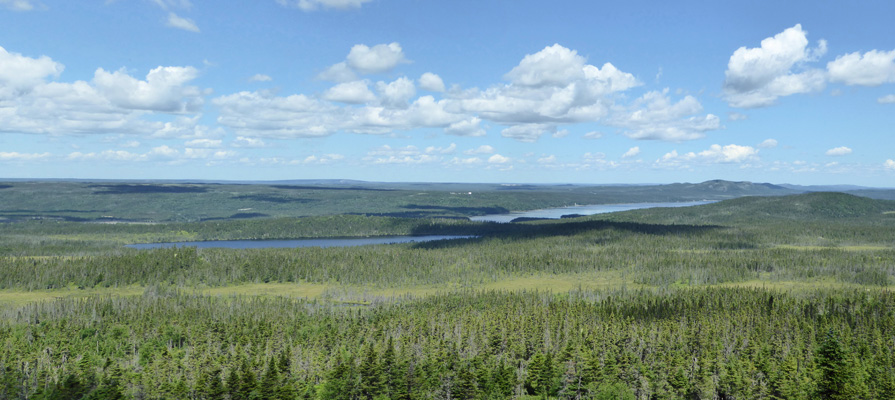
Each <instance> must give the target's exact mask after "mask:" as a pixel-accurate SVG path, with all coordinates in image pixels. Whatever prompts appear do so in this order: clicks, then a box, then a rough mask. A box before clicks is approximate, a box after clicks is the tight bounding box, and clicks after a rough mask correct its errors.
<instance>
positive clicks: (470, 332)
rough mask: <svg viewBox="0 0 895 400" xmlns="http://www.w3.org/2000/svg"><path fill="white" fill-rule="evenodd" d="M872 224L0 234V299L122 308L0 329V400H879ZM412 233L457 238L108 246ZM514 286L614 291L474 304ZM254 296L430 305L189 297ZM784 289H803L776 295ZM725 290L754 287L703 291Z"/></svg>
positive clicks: (687, 214)
mask: <svg viewBox="0 0 895 400" xmlns="http://www.w3.org/2000/svg"><path fill="white" fill-rule="evenodd" d="M168 194H170V193H167V192H165V193H160V195H168ZM188 194H189V193H188ZM127 195H128V196H131V194H127ZM110 196H111V195H110ZM891 206H892V204H891V203H888V202H881V201H874V200H869V199H857V198H855V197H854V196H845V195H835V194H819V195H805V196H796V197H792V198H772V199H761V198H750V199H740V200H735V201H731V202H723V203H718V204H713V205H710V206H705V207H701V208H689V209H666V210H641V211H637V212H630V213H620V214H614V215H608V216H592V217H586V218H571V219H565V220H561V221H531V222H525V223H517V224H502V225H501V224H480V223H471V222H468V221H457V220H444V219H401V218H390V217H368V216H366V217H365V216H356V215H347V216H330V217H313V218H299V219H295V218H282V219H267V220H249V221H214V222H202V223H194V224H158V225H96V224H74V223H56V222H47V221H43V222H40V221H37V222H35V221H32V222H28V223H16V224H7V225H4V226H3V228H4V229H3V230H2V231H0V290H4V291H5V292H4V293H24V292H26V291H29V290H46V289H57V288H73V287H79V288H85V289H87V288H97V287H107V288H115V287H125V286H129V285H141V286H143V287H144V288H145V291H144V293H143V295H142V296H134V297H126V296H92V297H84V298H74V297H68V298H59V299H55V300H52V301H44V302H34V303H27V304H17V305H13V306H3V307H0V399H6V398H10V399H19V398H22V399H118V398H122V399H129V398H133V399H169V398H174V399H229V400H237V399H238V400H247V399H321V400H322V399H352V400H354V399H504V398H520V399H522V398H561V399H619V398H621V399H679V398H684V399H725V400H726V399H816V398H817V399H853V398H862V399H864V398H866V399H891V398H895V341H893V340H892V338H893V337H895V295H893V294H892V293H891V292H890V291H889V290H888V287H889V285H891V283H892V282H893V276H895V249H893V247H892V238H893V237H895V214H893V213H892V211H893V208H895V207H891ZM423 233H428V234H452V233H453V234H467V235H470V234H471V235H477V236H479V237H477V238H472V239H461V240H450V241H442V242H429V243H419V244H401V245H385V246H363V247H353V248H327V249H321V248H304V249H258V250H227V249H196V248H174V249H157V250H148V251H138V250H133V249H125V248H122V247H121V244H122V243H125V242H131V241H148V240H177V239H235V238H256V239H257V238H286V237H314V236H327V237H333V236H363V235H393V234H423ZM536 277H565V278H595V277H597V278H600V279H606V280H609V281H611V282H614V283H618V285H617V288H616V289H612V290H605V291H591V290H585V289H581V288H579V289H578V290H572V291H563V292H562V293H547V292H526V291H511V290H505V291H500V290H498V291H491V290H483V289H481V287H482V285H484V284H500V283H501V282H504V281H506V280H508V279H533V278H536ZM265 282H280V283H286V282H293V283H295V284H296V285H301V284H304V283H308V282H311V283H322V284H326V285H329V286H330V287H331V288H335V289H333V290H345V291H350V290H364V289H368V288H393V289H408V288H411V289H412V288H421V287H423V288H427V289H432V288H441V289H444V290H441V291H438V293H437V294H429V295H426V296H421V297H410V296H404V297H397V298H377V299H376V301H372V302H369V303H367V302H354V301H343V300H344V299H341V298H340V296H337V295H326V296H322V297H321V298H319V299H316V300H314V299H295V298H288V297H278V296H245V297H240V296H221V297H218V296H204V295H200V294H197V293H198V292H196V291H195V290H194V289H196V288H200V287H203V288H207V287H225V286H227V285H233V284H242V283H265ZM787 282H788V283H792V282H798V283H800V284H803V288H802V289H800V290H793V291H785V290H781V289H779V288H780V287H785V286H783V285H782V283H787ZM818 283H820V284H818ZM733 284H744V285H756V284H757V285H767V286H769V287H770V288H768V289H746V288H725V287H723V286H725V285H733ZM777 284H781V285H779V286H778V285H777ZM811 285H813V286H814V287H810V288H805V287H808V286H811ZM825 285H829V286H832V287H833V288H823V287H822V286H825ZM626 287H627V288H626ZM775 288H776V289H775ZM52 293H56V292H52ZM430 293H431V292H430ZM348 300H356V298H354V299H348Z"/></svg>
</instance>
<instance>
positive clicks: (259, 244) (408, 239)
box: [126, 200, 714, 249]
mask: <svg viewBox="0 0 895 400" xmlns="http://www.w3.org/2000/svg"><path fill="white" fill-rule="evenodd" d="M709 203H714V201H711V200H703V201H687V202H679V203H629V204H593V205H586V206H572V207H559V208H548V209H543V210H531V211H518V212H513V213H509V214H492V215H482V216H479V217H471V218H469V219H470V220H473V221H490V222H502V223H506V222H510V221H512V220H514V219H516V218H520V217H528V218H551V219H558V218H560V217H562V216H563V215H571V214H578V215H593V214H602V213H610V212H617V211H628V210H637V209H641V208H654V207H689V206H698V205H702V204H709ZM473 237H475V236H451V235H429V236H383V237H368V238H336V239H289V240H215V241H205V242H172V243H138V244H129V245H127V246H126V247H130V248H133V249H158V248H170V247H198V248H213V247H218V248H221V247H222V248H228V249H263V248H298V247H350V246H365V245H369V244H394V243H412V242H430V241H433V240H448V239H468V238H473Z"/></svg>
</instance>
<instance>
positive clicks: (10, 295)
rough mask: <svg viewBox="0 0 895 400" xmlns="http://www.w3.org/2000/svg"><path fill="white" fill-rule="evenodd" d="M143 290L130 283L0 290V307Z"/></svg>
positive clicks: (133, 294)
mask: <svg viewBox="0 0 895 400" xmlns="http://www.w3.org/2000/svg"><path fill="white" fill-rule="evenodd" d="M144 290H145V288H144V287H142V286H137V285H132V286H127V287H119V288H93V289H78V288H76V287H71V288H65V289H49V290H31V291H26V290H0V307H19V306H23V305H25V304H28V303H34V302H39V301H48V300H54V299H59V298H79V297H90V296H139V295H141V294H143V291H144Z"/></svg>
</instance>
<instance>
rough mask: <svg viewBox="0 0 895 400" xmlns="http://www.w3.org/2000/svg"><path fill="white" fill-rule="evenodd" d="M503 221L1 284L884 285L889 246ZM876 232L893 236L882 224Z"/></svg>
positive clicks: (6, 279) (39, 273)
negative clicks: (571, 278)
mask: <svg viewBox="0 0 895 400" xmlns="http://www.w3.org/2000/svg"><path fill="white" fill-rule="evenodd" d="M459 226H461V227H462V226H463V225H459ZM504 226H505V227H506V228H501V229H507V230H508V231H506V232H504V233H492V234H490V236H484V237H481V238H473V239H455V240H446V241H437V242H428V243H418V244H394V245H378V246H361V247H348V248H300V249H250V250H231V249H196V248H172V249H154V250H133V249H119V250H116V251H114V252H110V253H109V254H98V255H81V256H46V257H30V256H25V257H22V256H12V257H10V256H7V257H0V266H2V268H0V289H11V288H17V289H27V290H35V289H53V288H62V287H68V286H71V285H75V286H79V287H84V288H92V287H120V286H127V285H133V284H140V285H151V284H154V283H165V282H167V283H169V284H175V285H180V286H196V285H205V286H223V285H228V284H236V283H260V282H313V283H331V284H338V285H372V286H375V287H381V288H389V287H390V288H394V287H406V286H413V285H453V286H460V287H464V286H476V285H478V284H482V283H487V282H494V281H498V280H502V279H506V278H510V277H520V276H532V275H567V274H594V273H601V272H607V271H610V272H616V273H617V274H618V275H622V276H624V277H625V280H626V281H628V282H632V283H636V284H642V285H649V286H664V285H670V284H674V283H677V284H683V285H705V284H719V283H725V282H742V281H746V280H754V279H761V280H766V281H811V280H817V279H830V280H833V281H838V282H846V283H853V284H859V285H873V286H887V285H889V284H891V283H892V277H893V276H895V249H892V248H891V247H881V246H880V247H873V246H865V247H858V248H848V247H843V248H833V247H831V248H811V247H800V246H788V247H781V246H779V245H777V244H775V243H773V242H771V243H767V242H765V240H766V239H764V238H763V237H762V236H760V235H757V234H750V233H746V232H743V231H742V230H740V229H732V228H721V227H695V226H681V225H677V226H671V225H668V226H662V225H647V224H632V223H607V222H600V221H593V222H574V221H572V222H564V223H549V224H540V225H538V224H535V225H515V224H507V225H504ZM510 229H513V230H514V231H510ZM441 232H444V231H443V230H442V231H441ZM879 232H880V233H886V232H888V233H886V234H888V235H892V234H893V230H892V229H888V230H880V231H879ZM813 233H814V234H818V232H813ZM819 234H823V235H826V234H827V233H825V232H824V231H819ZM888 237H889V238H891V236H888ZM862 240H867V238H866V237H863V238H862ZM889 240H890V239H889ZM620 283H621V282H620Z"/></svg>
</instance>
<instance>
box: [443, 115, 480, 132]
mask: <svg viewBox="0 0 895 400" xmlns="http://www.w3.org/2000/svg"><path fill="white" fill-rule="evenodd" d="M481 123H482V119H481V118H479V117H470V118H467V119H464V120H461V121H457V122H454V123H452V124H450V125H449V126H448V127H447V128H444V133H447V134H448V135H455V136H485V130H484V129H482V128H481V126H480V125H481Z"/></svg>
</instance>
